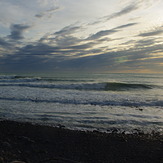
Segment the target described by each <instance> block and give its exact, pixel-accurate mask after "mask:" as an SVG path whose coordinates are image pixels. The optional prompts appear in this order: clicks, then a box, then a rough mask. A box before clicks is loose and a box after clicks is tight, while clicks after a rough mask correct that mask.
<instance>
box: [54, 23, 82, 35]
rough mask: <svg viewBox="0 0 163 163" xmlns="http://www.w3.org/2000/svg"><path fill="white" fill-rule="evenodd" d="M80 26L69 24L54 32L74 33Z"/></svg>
mask: <svg viewBox="0 0 163 163" xmlns="http://www.w3.org/2000/svg"><path fill="white" fill-rule="evenodd" d="M81 28H82V27H80V26H73V25H69V26H66V27H64V28H62V29H61V30H59V31H57V32H55V33H54V35H65V34H72V33H75V32H76V31H78V30H79V29H81Z"/></svg>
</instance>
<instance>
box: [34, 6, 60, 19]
mask: <svg viewBox="0 0 163 163" xmlns="http://www.w3.org/2000/svg"><path fill="white" fill-rule="evenodd" d="M59 9H60V7H53V8H51V9H49V10H46V11H44V12H41V13H38V14H36V15H35V17H36V18H42V17H44V16H47V15H48V16H50V15H51V14H53V12H55V11H58V10H59Z"/></svg>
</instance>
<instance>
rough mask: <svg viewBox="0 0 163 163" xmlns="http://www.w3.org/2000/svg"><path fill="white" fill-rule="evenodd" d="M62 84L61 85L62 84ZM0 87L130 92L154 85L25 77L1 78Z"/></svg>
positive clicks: (150, 87) (146, 88)
mask: <svg viewBox="0 0 163 163" xmlns="http://www.w3.org/2000/svg"><path fill="white" fill-rule="evenodd" d="M60 82H61V84H60ZM0 86H19V87H35V88H56V89H73V90H74V89H75V90H94V91H129V90H140V89H144V90H148V89H152V88H153V87H156V86H154V85H147V84H137V83H122V82H94V81H93V80H81V79H80V80H78V79H76V80H74V79H73V80H72V79H57V78H41V77H25V76H0Z"/></svg>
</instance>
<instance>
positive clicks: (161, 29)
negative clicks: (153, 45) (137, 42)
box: [138, 27, 163, 37]
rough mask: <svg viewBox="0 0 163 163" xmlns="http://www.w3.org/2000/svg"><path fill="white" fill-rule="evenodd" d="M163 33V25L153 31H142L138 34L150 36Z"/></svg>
mask: <svg viewBox="0 0 163 163" xmlns="http://www.w3.org/2000/svg"><path fill="white" fill-rule="evenodd" d="M162 33H163V27H160V28H157V29H155V30H153V31H149V32H144V33H141V34H139V35H138V36H141V37H149V36H155V35H159V34H162Z"/></svg>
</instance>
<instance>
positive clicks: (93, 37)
mask: <svg viewBox="0 0 163 163" xmlns="http://www.w3.org/2000/svg"><path fill="white" fill-rule="evenodd" d="M115 32H118V31H117V30H115V29H111V30H102V31H99V32H97V33H95V34H93V35H91V36H90V37H88V40H96V39H100V38H101V37H104V36H107V35H111V34H113V33H115Z"/></svg>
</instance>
